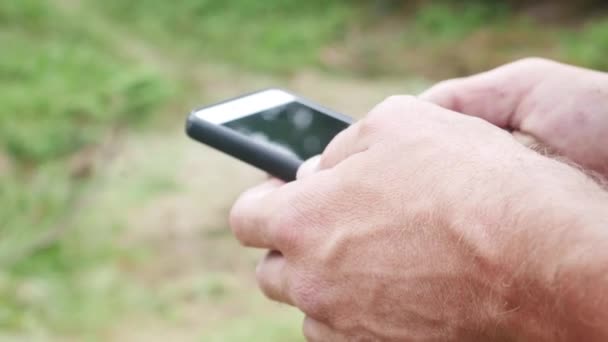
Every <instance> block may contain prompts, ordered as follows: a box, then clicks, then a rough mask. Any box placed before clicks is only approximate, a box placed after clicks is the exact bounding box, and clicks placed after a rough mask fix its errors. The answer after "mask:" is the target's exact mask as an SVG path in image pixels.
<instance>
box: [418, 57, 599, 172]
mask: <svg viewBox="0 0 608 342" xmlns="http://www.w3.org/2000/svg"><path fill="white" fill-rule="evenodd" d="M420 98H421V99H423V100H427V101H430V102H433V103H436V104H438V105H440V106H442V107H444V108H447V109H451V110H453V111H456V112H460V113H464V114H468V115H473V116H477V117H480V118H483V119H485V120H487V121H489V122H491V123H493V124H494V125H496V126H498V127H501V128H503V129H507V130H511V131H514V132H516V133H523V134H524V135H527V136H530V137H532V138H534V139H535V140H536V141H537V142H539V143H541V144H542V145H544V146H545V148H548V149H549V150H550V152H553V153H556V154H558V155H561V156H564V157H566V158H568V159H570V161H572V162H575V163H578V164H580V165H581V166H582V167H584V168H585V169H587V170H589V171H594V172H597V173H599V174H600V175H602V176H604V177H607V176H608V74H606V73H603V72H597V71H593V70H587V69H582V68H578V67H575V66H570V65H565V64H560V63H557V62H553V61H550V60H546V59H540V58H528V59H524V60H520V61H517V62H514V63H511V64H507V65H505V66H502V67H500V68H497V69H494V70H492V71H489V72H486V73H482V74H479V75H475V76H472V77H467V78H461V79H454V80H449V81H444V82H441V83H439V84H437V85H436V86H434V87H432V88H431V89H429V90H427V91H426V92H424V93H423V94H422V95H421V96H420Z"/></svg>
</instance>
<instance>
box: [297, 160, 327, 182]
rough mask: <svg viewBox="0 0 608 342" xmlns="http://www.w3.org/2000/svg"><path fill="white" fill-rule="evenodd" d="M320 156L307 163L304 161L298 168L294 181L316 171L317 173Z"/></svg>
mask: <svg viewBox="0 0 608 342" xmlns="http://www.w3.org/2000/svg"><path fill="white" fill-rule="evenodd" d="M320 161H321V156H320V155H318V156H314V157H312V158H310V159H308V160H307V161H305V162H304V163H303V164H302V165H300V168H299V169H298V173H297V175H296V179H304V178H306V177H308V176H310V175H312V174H314V173H316V172H317V171H319V169H320V168H321V167H320Z"/></svg>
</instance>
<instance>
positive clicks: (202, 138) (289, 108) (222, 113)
mask: <svg viewBox="0 0 608 342" xmlns="http://www.w3.org/2000/svg"><path fill="white" fill-rule="evenodd" d="M352 122H353V120H352V119H351V118H349V117H348V116H345V115H342V114H339V113H336V112H334V111H331V110H329V109H326V108H324V107H322V106H319V105H317V104H315V103H313V102H311V101H308V100H306V99H303V98H302V97H299V96H297V95H294V94H292V93H290V92H287V91H284V90H280V89H267V90H263V91H259V92H255V93H252V94H248V95H244V96H241V97H238V98H234V99H230V100H227V101H224V102H221V103H218V104H215V105H212V106H209V107H204V108H201V109H196V110H194V111H193V112H192V113H190V116H189V117H188V120H187V123H186V133H187V134H188V135H189V136H190V137H191V138H193V139H195V140H197V141H199V142H201V143H203V144H206V145H209V146H211V147H213V148H215V149H217V150H220V151H222V152H224V153H227V154H229V155H231V156H233V157H235V158H238V159H240V160H242V161H244V162H246V163H249V164H251V165H253V166H255V167H257V168H259V169H261V170H263V171H266V172H267V173H269V174H271V175H273V176H275V177H278V178H280V179H282V180H284V181H288V182H289V181H292V180H294V179H295V178H296V173H297V171H298V168H299V167H300V165H301V164H302V163H303V162H304V161H305V160H306V159H308V158H310V157H313V156H315V155H318V154H321V153H322V152H323V150H324V149H325V147H326V146H327V145H328V144H329V142H330V141H331V140H332V139H333V138H334V137H335V136H336V135H337V134H338V133H339V132H340V131H342V130H343V129H345V128H346V127H348V126H349V125H350V124H351V123H352Z"/></svg>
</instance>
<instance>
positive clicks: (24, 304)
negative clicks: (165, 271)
mask: <svg viewBox="0 0 608 342" xmlns="http://www.w3.org/2000/svg"><path fill="white" fill-rule="evenodd" d="M421 3H424V4H423V5H421V7H415V6H414V5H411V4H409V5H408V4H406V5H405V6H404V5H403V3H402V2H400V1H375V2H374V1H362V0H361V1H348V0H331V1H329V0H327V1H325V0H311V1H305V2H303V1H300V2H298V1H291V0H266V1H249V0H234V1H219V0H183V1H176V2H170V1H161V0H149V1H142V0H139V1H122V0H107V1H96V0H81V1H78V0H56V1H50V0H49V1H39V0H19V1H3V2H0V46H2V48H3V49H2V53H0V108H2V110H1V111H0V159H1V160H8V164H9V167H5V168H0V331H3V332H8V333H17V334H19V333H25V334H26V335H27V334H33V335H35V336H41V339H44V338H47V337H48V338H53V337H56V336H63V335H72V334H73V335H75V336H95V334H96V332H98V331H100V330H103V329H105V328H107V327H108V326H112V325H113V324H115V323H116V322H117V321H119V320H120V317H121V314H120V313H125V314H128V313H129V312H131V311H132V310H138V309H140V310H144V311H149V312H152V313H156V312H157V311H158V312H164V311H168V312H171V310H170V309H167V306H171V299H170V298H169V299H163V298H160V299H159V298H158V296H156V295H155V294H153V293H149V290H146V287H145V286H143V285H145V284H138V283H137V282H132V281H131V279H130V277H129V274H128V270H127V271H125V268H124V265H125V264H127V265H140V264H141V263H144V262H145V260H147V259H146V258H147V257H149V255H150V251H147V250H144V251H140V250H129V249H125V248H121V247H120V246H116V245H115V238H116V236H118V235H119V233H120V232H121V231H122V230H123V229H124V228H125V227H124V225H125V222H126V221H125V215H126V212H127V211H128V210H129V209H130V208H133V207H136V206H138V205H141V204H142V203H146V201H147V200H149V199H150V198H153V197H154V196H155V195H156V194H159V193H166V192H172V191H179V190H180V189H179V188H177V187H176V185H175V184H174V183H173V180H172V179H167V178H166V175H167V174H171V170H170V169H171V167H172V163H171V160H172V157H173V156H174V155H175V154H176V153H175V151H168V150H167V151H164V150H163V151H160V152H158V151H155V153H154V154H151V155H152V156H153V158H150V161H149V162H145V163H141V165H139V164H138V165H139V167H140V168H141V169H142V170H146V172H142V173H141V174H139V175H141V178H137V179H132V178H124V177H120V176H114V177H110V179H99V175H95V174H94V175H93V176H94V178H93V179H87V178H86V177H85V178H78V177H74V176H72V174H71V166H70V158H72V157H73V156H74V154H75V153H77V152H79V151H82V149H83V147H87V146H89V147H90V146H96V145H97V144H98V143H99V142H100V141H102V140H103V139H104V137H107V136H108V134H109V132H111V131H112V130H114V129H116V128H119V129H121V130H125V129H126V130H129V129H132V128H133V127H142V124H145V123H146V122H148V121H150V119H152V120H154V119H156V118H158V117H159V115H158V114H159V113H162V112H163V109H166V108H168V107H179V106H181V105H183V102H188V103H193V102H196V101H201V99H200V98H198V96H199V94H198V93H197V92H198V89H192V88H195V87H196V83H195V82H193V81H192V79H190V78H188V77H189V75H188V74H189V73H190V71H191V70H194V69H196V68H197V66H198V65H200V64H206V63H210V64H213V63H218V62H220V63H225V64H228V65H232V66H237V67H238V68H239V70H243V69H245V70H247V69H252V70H256V71H258V72H261V73H279V74H290V73H293V72H297V71H299V70H302V69H308V68H317V67H320V68H323V69H324V70H330V71H338V72H349V73H354V74H357V75H374V76H378V75H383V76H386V75H390V76H393V77H404V78H405V77H410V76H416V77H420V76H421V75H423V76H429V75H430V76H436V77H451V76H457V75H462V74H467V73H471V72H475V71H479V70H482V69H487V68H489V67H492V66H495V65H497V64H500V63H504V62H507V61H509V60H512V59H514V58H517V57H522V56H524V55H530V54H534V55H544V56H549V57H555V58H560V59H563V60H566V61H571V62H575V63H579V64H581V65H583V66H588V67H594V68H598V69H603V70H608V62H607V61H608V59H607V58H606V56H608V21H607V19H606V17H605V16H601V15H597V16H595V17H594V19H593V20H587V21H585V23H584V24H583V25H578V26H566V25H560V24H547V25H544V24H539V23H537V22H535V21H533V20H531V19H529V18H527V17H525V16H522V15H520V14H518V13H516V12H514V11H513V10H512V9H510V8H508V7H506V6H504V5H500V4H497V3H496V2H493V1H467V2H461V1H433V2H430V1H429V2H421ZM379 4H380V5H379ZM408 6H409V7H408ZM380 7H382V11H380V12H379V11H378V10H377V9H378V8H380ZM379 13H380V14H379ZM100 23H104V24H105V26H104V25H101V24H100ZM110 29H111V30H110ZM110 31H112V32H110ZM121 39H124V40H121ZM133 42H135V43H137V44H141V46H144V47H146V48H147V49H148V50H149V51H151V52H152V53H153V54H156V55H158V56H161V59H162V60H163V61H164V62H167V64H169V65H172V66H178V68H177V69H179V70H177V71H176V70H173V69H171V68H168V69H166V68H163V66H162V65H158V64H157V63H154V62H151V61H149V60H146V59H145V58H141V59H138V58H136V56H133V55H132V54H130V53H129V51H125V50H128V48H129V44H130V43H133ZM328 50H329V51H333V52H334V54H335V55H337V56H338V57H339V58H335V59H336V60H337V62H334V61H328V58H327V57H326V54H327V51H328ZM156 55H155V56H152V57H153V58H151V59H152V60H155V59H157V57H158V56H156ZM140 57H145V56H140ZM330 59H331V58H330ZM161 64H162V63H161ZM182 73H183V74H182ZM224 83H225V82H224ZM194 95H196V96H197V98H193V97H194ZM180 119H181V118H180ZM143 127H146V126H145V125H144V126H143ZM157 153H158V154H157ZM110 186H111V188H112V192H110V193H107V194H105V193H104V190H105V189H106V188H108V187H110ZM92 193H94V194H95V195H96V196H98V197H99V196H101V197H102V199H101V201H100V202H95V203H94V205H95V207H94V208H90V207H89V208H86V209H85V210H81V209H80V207H79V206H77V205H76V206H75V202H74V201H75V199H81V197H82V198H85V199H86V198H88V195H89V194H92ZM100 194H101V195H100ZM201 205H204V204H201ZM74 211H75V212H74ZM76 214H77V215H76ZM66 218H67V220H66ZM66 222H67V223H66ZM64 224H65V225H67V227H66V228H65V229H66V233H63V235H61V236H60V237H59V238H58V239H53V240H52V241H51V242H50V243H48V244H46V245H45V246H43V247H41V248H35V249H33V250H32V249H31V246H32V243H34V242H35V241H38V240H40V239H41V238H42V237H43V236H44V235H45V233H46V232H48V231H49V230H53V229H57V227H58V226H61V225H64ZM24 253H25V254H24ZM142 259H143V261H142ZM199 291H200V292H202V293H203V294H204V296H207V297H209V298H210V299H209V301H210V303H211V304H213V305H221V304H222V303H223V301H225V300H230V298H232V297H231V296H232V294H231V293H229V292H226V291H228V290H226V289H225V288H224V285H223V283H222V282H219V281H216V280H214V279H213V278H210V279H205V282H203V284H202V285H200V289H199ZM255 305H257V304H255V303H254V305H252V306H255ZM159 315H160V314H159ZM300 319H301V317H300V316H297V315H294V316H289V315H288V316H285V317H281V319H279V320H276V315H269V316H268V317H266V316H264V315H260V316H259V317H251V318H243V317H235V318H234V319H228V320H227V321H226V322H225V324H224V323H222V324H220V326H219V327H218V330H217V331H212V332H209V333H206V334H204V335H203V336H202V337H201V338H202V339H203V340H205V341H207V340H211V341H226V340H227V341H233V340H243V339H257V340H260V341H266V340H296V339H297V338H299V329H296V328H294V327H298V326H299V320H300ZM3 337H4V336H3V335H1V334H0V339H2V338H3Z"/></svg>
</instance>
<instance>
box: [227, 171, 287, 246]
mask: <svg viewBox="0 0 608 342" xmlns="http://www.w3.org/2000/svg"><path fill="white" fill-rule="evenodd" d="M282 185H283V182H282V181H280V180H278V179H270V180H268V181H266V182H264V183H262V184H260V185H258V186H256V187H254V188H251V189H249V190H247V191H245V192H244V193H243V194H242V195H241V196H240V197H239V198H238V199H237V201H236V202H235V204H234V205H233V207H232V209H231V211H230V228H231V229H232V232H233V233H234V235H235V237H236V238H237V239H238V240H239V241H240V242H241V244H243V245H244V246H248V247H257V248H266V249H278V248H277V246H276V245H275V243H274V239H273V234H272V232H271V231H270V227H269V225H268V224H267V221H268V217H269V216H270V215H271V214H272V212H273V211H274V210H276V208H278V206H279V202H278V201H279V199H277V196H274V195H273V194H274V193H275V192H276V190H277V189H279V188H280V187H281V186H282Z"/></svg>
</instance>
